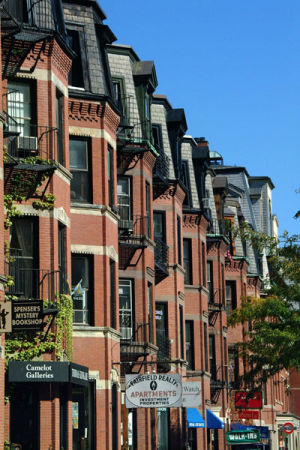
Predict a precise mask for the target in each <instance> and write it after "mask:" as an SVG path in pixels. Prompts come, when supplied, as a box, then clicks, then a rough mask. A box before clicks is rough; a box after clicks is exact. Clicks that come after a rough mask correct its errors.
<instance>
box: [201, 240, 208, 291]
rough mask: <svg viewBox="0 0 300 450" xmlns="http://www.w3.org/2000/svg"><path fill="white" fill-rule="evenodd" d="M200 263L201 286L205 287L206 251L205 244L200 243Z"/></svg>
mask: <svg viewBox="0 0 300 450" xmlns="http://www.w3.org/2000/svg"><path fill="white" fill-rule="evenodd" d="M201 262H202V285H203V286H204V287H206V286H207V284H206V249H205V243H204V242H201Z"/></svg>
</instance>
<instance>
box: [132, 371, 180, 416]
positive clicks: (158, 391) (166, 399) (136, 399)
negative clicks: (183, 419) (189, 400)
mask: <svg viewBox="0 0 300 450" xmlns="http://www.w3.org/2000/svg"><path fill="white" fill-rule="evenodd" d="M181 405H182V381H181V375H179V374H174V373H168V374H163V373H161V374H152V375H147V374H145V375H140V374H138V375H126V408H176V407H181Z"/></svg>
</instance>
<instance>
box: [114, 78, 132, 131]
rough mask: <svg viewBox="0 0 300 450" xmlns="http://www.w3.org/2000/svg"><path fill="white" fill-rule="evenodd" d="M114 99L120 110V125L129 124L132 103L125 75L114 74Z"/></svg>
mask: <svg viewBox="0 0 300 450" xmlns="http://www.w3.org/2000/svg"><path fill="white" fill-rule="evenodd" d="M111 80H112V89H113V99H114V102H115V104H116V106H117V107H118V109H119V112H120V125H119V126H122V125H124V124H129V121H130V103H129V96H127V94H126V83H125V78H124V77H116V76H112V78H111Z"/></svg>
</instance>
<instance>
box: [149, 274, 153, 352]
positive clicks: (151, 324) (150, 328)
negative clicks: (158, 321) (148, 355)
mask: <svg viewBox="0 0 300 450" xmlns="http://www.w3.org/2000/svg"><path fill="white" fill-rule="evenodd" d="M152 295H153V290H152V284H151V283H148V322H149V342H151V343H153V297H152Z"/></svg>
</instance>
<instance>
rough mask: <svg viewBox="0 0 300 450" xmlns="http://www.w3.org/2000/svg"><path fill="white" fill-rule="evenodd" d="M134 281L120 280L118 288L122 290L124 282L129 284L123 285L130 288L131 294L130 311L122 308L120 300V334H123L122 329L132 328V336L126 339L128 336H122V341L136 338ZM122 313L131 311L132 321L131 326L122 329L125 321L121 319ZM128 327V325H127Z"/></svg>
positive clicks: (122, 278) (129, 279)
mask: <svg viewBox="0 0 300 450" xmlns="http://www.w3.org/2000/svg"><path fill="white" fill-rule="evenodd" d="M134 281H135V280H134V279H133V278H124V277H121V278H119V284H118V288H119V289H120V286H121V285H122V283H124V282H128V284H123V286H129V292H130V296H131V297H130V301H131V305H130V306H131V308H130V309H128V308H127V309H124V308H121V305H120V300H119V321H120V333H121V334H122V328H124V329H125V328H128V329H130V328H131V336H130V337H126V336H123V335H122V336H121V339H123V340H128V339H130V340H134V338H135V297H134V293H135V283H134ZM119 299H120V294H119ZM121 311H130V319H131V326H127V327H122V326H121V325H122V323H123V320H122V318H121ZM125 316H126V314H124V317H125ZM125 325H126V324H125Z"/></svg>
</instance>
